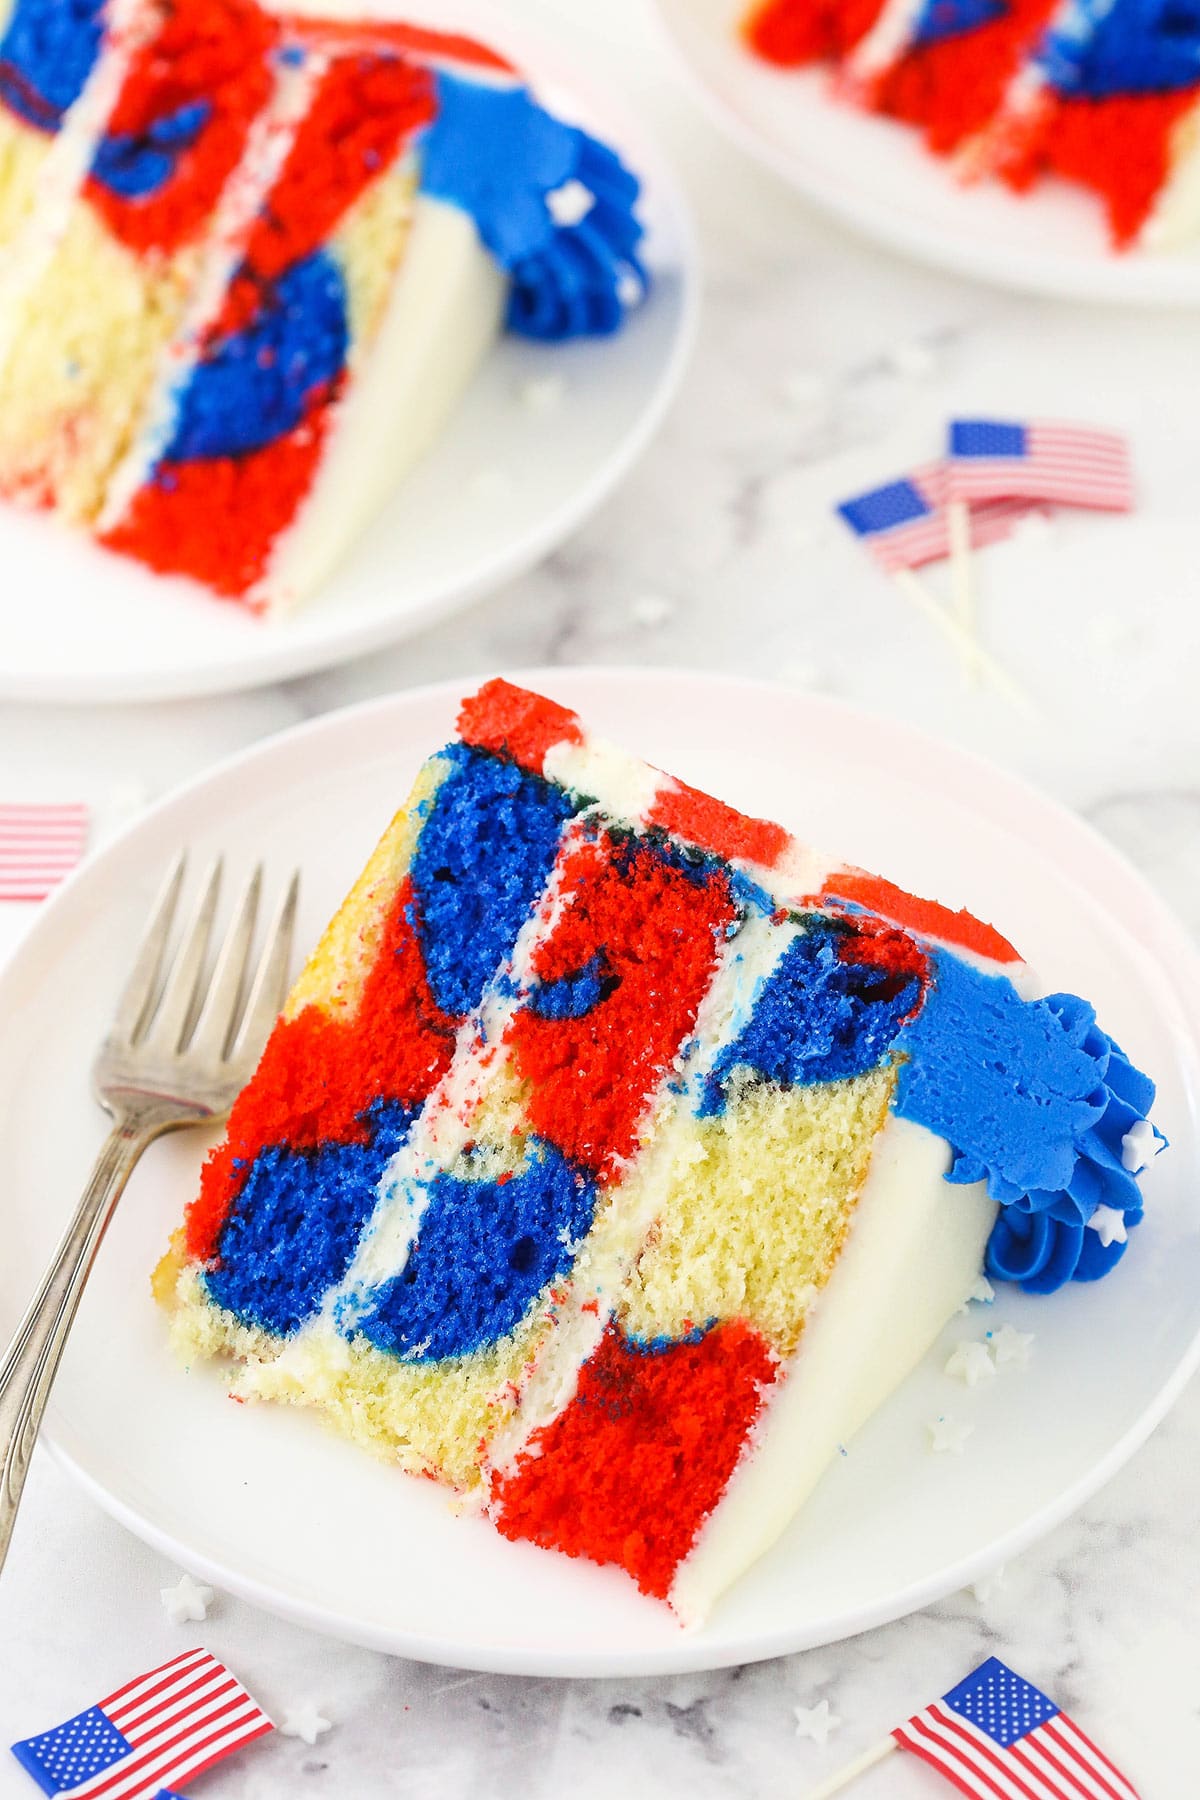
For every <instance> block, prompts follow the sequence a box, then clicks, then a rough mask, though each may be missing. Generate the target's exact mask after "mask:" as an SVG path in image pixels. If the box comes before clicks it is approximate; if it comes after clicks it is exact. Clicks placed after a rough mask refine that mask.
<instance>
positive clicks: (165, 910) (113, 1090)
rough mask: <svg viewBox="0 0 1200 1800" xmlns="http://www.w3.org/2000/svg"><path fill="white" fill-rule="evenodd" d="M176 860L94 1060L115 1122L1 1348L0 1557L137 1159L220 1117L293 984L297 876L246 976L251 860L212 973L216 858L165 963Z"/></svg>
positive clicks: (96, 1087)
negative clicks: (164, 1139)
mask: <svg viewBox="0 0 1200 1800" xmlns="http://www.w3.org/2000/svg"><path fill="white" fill-rule="evenodd" d="M184 867H185V858H184V856H183V855H180V856H179V857H177V858H176V860H175V863H174V864H173V865H172V868H171V870H170V873H169V874H168V876H167V879H166V882H165V884H164V886H163V889H162V892H161V894H160V895H159V898H158V900H157V902H156V904H155V907H154V910H153V912H152V913H151V915H150V922H149V924H148V925H147V927H146V932H145V936H144V937H143V938H142V942H141V944H140V946H139V947H138V952H137V956H136V958H135V960H134V965H133V972H132V973H131V975H130V977H129V979H128V981H127V982H126V985H125V991H124V993H123V994H122V995H121V999H120V1001H119V1003H118V1005H117V1011H116V1015H115V1017H114V1019H113V1022H112V1024H111V1026H110V1027H109V1031H108V1035H107V1036H106V1038H105V1039H104V1042H103V1043H102V1044H101V1046H100V1050H99V1053H98V1055H97V1057H96V1061H95V1063H94V1065H93V1067H92V1091H93V1093H94V1094H95V1097H96V1099H97V1100H98V1101H99V1102H100V1104H101V1106H102V1107H103V1108H104V1110H105V1111H106V1112H107V1113H108V1114H109V1115H110V1116H111V1118H112V1120H113V1128H112V1130H111V1131H110V1132H109V1134H108V1138H107V1139H106V1141H105V1143H104V1146H103V1148H102V1149H101V1151H100V1154H99V1156H98V1157H97V1158H96V1166H95V1168H94V1169H93V1170H92V1177H91V1180H90V1181H89V1182H88V1185H87V1187H86V1189H85V1190H84V1195H83V1199H82V1200H81V1201H80V1202H79V1207H78V1210H77V1212H76V1214H75V1217H74V1218H73V1219H72V1221H71V1223H70V1225H69V1226H68V1227H67V1231H66V1235H65V1236H64V1238H63V1240H62V1242H61V1243H60V1245H59V1246H58V1249H57V1250H56V1252H55V1254H54V1258H53V1260H52V1262H51V1263H50V1266H49V1268H48V1269H47V1270H46V1273H45V1275H44V1276H43V1277H42V1281H41V1285H40V1286H39V1288H38V1290H37V1293H36V1294H35V1295H34V1297H33V1300H32V1301H31V1303H30V1306H29V1310H28V1312H27V1313H26V1314H25V1317H24V1318H23V1319H22V1320H21V1323H20V1324H19V1325H18V1327H17V1330H16V1334H15V1335H14V1337H13V1340H12V1342H11V1344H10V1345H9V1347H8V1349H7V1350H6V1351H5V1353H4V1356H3V1358H2V1359H0V1569H2V1568H3V1566H4V1559H5V1556H6V1555H7V1553H8V1546H9V1542H10V1540H11V1538H12V1532H13V1525H14V1524H15V1522H16V1517H17V1507H18V1506H19V1504H20V1500H21V1490H22V1489H23V1488H24V1486H25V1477H26V1474H27V1473H28V1470H29V1464H30V1460H31V1458H32V1456H33V1446H34V1443H35V1441H36V1439H37V1434H38V1429H39V1427H40V1425H41V1422H42V1414H43V1413H44V1411H45V1409H46V1401H47V1399H48V1398H49V1394H50V1388H51V1385H52V1383H53V1381H54V1376H55V1373H56V1371H57V1369H58V1364H59V1360H60V1358H61V1356H62V1352H63V1346H64V1345H65V1343H66V1341H67V1334H68V1332H69V1331H70V1329H71V1325H72V1323H73V1321H74V1318H75V1313H76V1311H77V1309H78V1306H79V1300H80V1296H81V1295H82V1293H83V1289H84V1284H85V1282H86V1281H87V1278H88V1275H89V1274H90V1272H91V1268H92V1264H93V1262H94V1261H95V1257H96V1251H97V1249H98V1247H99V1244H100V1240H101V1238H102V1237H103V1236H104V1231H105V1228H106V1226H107V1225H108V1222H109V1220H110V1219H111V1218H112V1215H113V1212H114V1210H115V1208H116V1205H117V1202H118V1200H119V1199H120V1198H121V1195H122V1193H123V1192H124V1191H125V1184H126V1182H127V1181H128V1180H129V1177H130V1174H131V1173H132V1171H133V1167H134V1165H135V1163H136V1162H137V1160H138V1158H139V1157H140V1156H141V1154H142V1151H143V1150H144V1149H145V1148H146V1146H147V1144H150V1143H152V1142H153V1141H154V1139H155V1138H156V1137H161V1136H162V1134H163V1133H164V1132H166V1131H176V1130H178V1129H179V1128H180V1127H181V1126H184V1125H200V1124H207V1123H213V1122H214V1121H218V1120H220V1119H223V1118H224V1117H225V1115H226V1114H227V1113H228V1111H229V1109H230V1107H231V1106H232V1105H233V1102H234V1098H235V1097H236V1095H237V1094H238V1092H239V1090H240V1089H241V1088H242V1087H244V1085H245V1083H246V1081H247V1079H248V1077H249V1076H250V1074H251V1072H252V1071H253V1069H254V1066H255V1064H256V1063H257V1061H258V1058H259V1055H260V1053H261V1051H262V1047H263V1045H264V1043H265V1042H266V1039H267V1034H268V1032H269V1031H270V1029H271V1026H272V1025H273V1023H274V1021H275V1018H276V1015H277V1014H278V1012H279V1009H280V1007H281V1006H282V1005H283V1001H284V998H285V997H286V994H287V984H288V969H289V965H290V962H291V950H292V930H293V926H294V923H295V917H296V900H297V895H298V893H299V886H300V878H299V875H298V874H294V875H293V876H292V878H291V881H290V882H289V884H288V887H287V890H286V892H285V893H284V895H283V897H282V899H281V901H280V903H279V906H278V909H277V911H276V913H275V916H274V919H273V920H272V923H271V926H270V929H269V930H268V933H267V938H266V943H265V944H264V946H263V950H262V953H261V955H260V956H259V960H258V966H257V968H256V969H255V971H254V972H253V976H252V977H251V974H250V945H251V941H252V939H253V937H254V924H255V919H256V917H257V913H258V905H259V897H260V894H261V891H262V869H261V867H260V868H257V869H256V870H255V871H254V874H253V875H252V877H251V878H250V881H249V882H248V884H247V886H246V888H245V890H244V891H243V893H242V896H241V898H240V900H239V902H238V905H237V908H236V910H235V913H234V917H233V923H232V924H231V925H230V927H229V930H228V931H227V932H226V934H225V937H224V940H223V941H222V943H221V947H220V949H219V951H218V953H217V957H216V961H215V963H214V965H213V969H212V974H211V976H209V977H208V978H207V979H206V968H207V962H208V945H209V938H210V936H211V933H212V926H213V919H214V917H215V915H216V910H217V897H218V894H219V891H220V883H221V863H220V860H219V859H218V861H217V862H215V863H214V864H213V865H212V867H211V868H210V870H209V872H208V875H207V877H206V879H205V883H204V888H203V891H202V893H201V895H200V899H199V901H198V902H197V904H196V908H195V911H194V912H193V914H192V917H191V919H190V921H189V923H188V926H187V929H186V931H185V932H184V934H183V938H182V940H181V942H180V945H179V948H178V950H177V951H176V953H175V956H174V957H173V958H172V959H171V960H170V962H169V966H167V965H168V959H167V954H166V951H167V940H168V938H169V937H170V933H171V925H172V922H173V920H174V917H175V913H176V909H177V907H178V904H179V896H180V891H181V889H182V887H183V876H184ZM164 968H165V969H166V973H165V974H164ZM247 989H248V990H249V991H248V993H247ZM243 1000H244V1004H243Z"/></svg>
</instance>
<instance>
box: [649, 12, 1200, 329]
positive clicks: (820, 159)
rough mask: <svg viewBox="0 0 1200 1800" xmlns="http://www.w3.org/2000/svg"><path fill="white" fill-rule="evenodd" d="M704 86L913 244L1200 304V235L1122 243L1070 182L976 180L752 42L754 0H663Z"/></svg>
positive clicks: (751, 136)
mask: <svg viewBox="0 0 1200 1800" xmlns="http://www.w3.org/2000/svg"><path fill="white" fill-rule="evenodd" d="M657 5H658V10H659V14H660V16H661V18H662V21H663V24H664V25H665V27H666V30H667V33H668V35H669V37H670V39H671V41H672V43H673V44H674V47H675V49H676V51H677V52H678V55H679V58H680V59H681V61H682V64H683V67H684V69H685V70H686V72H687V74H688V75H689V77H690V79H691V81H692V84H693V86H694V87H695V89H696V91H697V93H698V95H699V98H700V99H701V101H702V103H703V104H704V105H705V107H706V108H707V110H708V111H709V112H710V113H711V114H712V116H713V117H714V118H715V119H716V121H717V122H718V124H720V125H721V126H722V127H723V129H724V130H726V131H727V132H728V133H730V135H731V136H733V137H734V138H735V139H736V140H737V141H738V142H739V143H740V144H741V145H742V147H743V148H744V149H746V150H748V151H749V152H750V153H751V155H753V156H756V157H757V158H758V159H759V161H760V162H765V163H766V164H768V165H769V166H770V167H771V168H773V169H774V170H775V171H776V172H777V173H778V174H780V175H782V176H783V177H784V179H785V180H786V181H789V182H790V183H791V184H792V186H793V187H796V188H798V189H799V190H800V191H801V193H803V194H805V195H806V196H807V197H808V198H809V199H810V200H814V201H816V202H817V203H818V204H819V205H821V206H823V207H825V208H826V210H827V211H829V212H832V213H834V214H836V215H837V216H838V217H840V218H842V219H845V220H846V221H847V222H848V223H849V224H851V225H853V226H855V227H856V228H857V229H858V230H860V231H863V232H865V233H866V234H867V235H868V236H870V237H873V238H876V239H878V240H879V242H880V243H883V244H887V245H889V246H890V247H891V248H892V249H894V250H900V251H902V252H903V253H904V254H905V255H907V256H915V257H919V258H921V259H922V260H923V261H925V262H931V263H936V264H938V265H940V266H941V267H942V268H946V269H952V270H954V271H955V272H956V273H957V274H961V275H972V276H975V277H977V278H979V279H981V280H984V281H991V282H995V283H996V284H997V285H998V286H1001V287H1009V288H1017V289H1021V290H1024V291H1027V292H1031V293H1040V294H1053V295H1056V296H1059V297H1062V298H1065V299H1071V300H1088V301H1095V300H1106V301H1112V302H1116V303H1125V304H1129V303H1130V302H1138V303H1142V304H1149V305H1158V306H1197V305H1200V246H1197V247H1196V248H1194V249H1192V250H1189V251H1185V252H1182V253H1178V252H1176V253H1171V254H1169V255H1167V254H1163V255H1152V254H1149V253H1143V252H1137V251H1130V252H1127V253H1125V254H1121V255H1118V254H1116V253H1115V252H1114V251H1113V250H1112V249H1111V247H1110V245H1109V240H1108V233H1107V229H1106V226H1105V221H1104V212H1103V208H1102V206H1101V205H1100V203H1099V201H1098V200H1096V198H1095V197H1094V196H1092V195H1088V194H1085V193H1084V192H1082V190H1077V189H1074V188H1070V187H1068V186H1067V185H1066V184H1065V183H1045V184H1043V185H1041V186H1039V187H1038V188H1037V190H1036V191H1035V192H1034V193H1033V194H1030V195H1028V196H1024V197H1019V196H1017V195H1014V194H1011V193H1009V192H1008V190H1007V189H1006V188H1004V187H1002V186H1001V185H1000V184H999V183H990V184H978V185H975V186H971V187H964V186H962V185H961V184H960V183H959V182H957V181H956V180H955V178H954V174H953V172H952V170H951V168H950V167H949V165H948V164H947V163H946V162H945V161H944V160H943V159H942V158H939V157H936V156H932V155H931V154H930V153H929V152H928V151H927V150H926V149H925V148H924V146H923V145H922V142H921V137H920V133H919V132H917V131H915V130H913V129H911V128H910V127H908V126H905V125H901V124H898V123H897V122H896V121H894V120H891V119H882V118H875V117H873V116H871V115H870V114H868V113H864V112H861V111H859V110H857V109H856V108H854V107H852V106H847V105H843V104H841V103H839V102H837V101H836V100H834V99H833V98H832V96H831V94H830V87H829V78H828V74H827V72H826V71H825V70H823V69H798V70H792V69H779V68H775V67H773V66H771V65H770V64H768V63H765V62H763V61H761V60H760V59H759V58H757V57H755V56H753V55H751V53H750V52H749V51H748V50H747V49H746V48H745V47H744V46H743V44H742V43H741V41H740V39H739V36H738V24H739V21H740V20H741V18H742V17H743V16H744V15H745V13H746V12H748V11H749V0H657Z"/></svg>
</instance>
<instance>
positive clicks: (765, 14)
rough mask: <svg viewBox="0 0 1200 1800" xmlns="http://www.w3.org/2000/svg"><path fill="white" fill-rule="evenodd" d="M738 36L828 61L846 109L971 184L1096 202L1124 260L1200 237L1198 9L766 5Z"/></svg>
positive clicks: (767, 53) (928, 0)
mask: <svg viewBox="0 0 1200 1800" xmlns="http://www.w3.org/2000/svg"><path fill="white" fill-rule="evenodd" d="M742 35H743V37H744V38H745V40H746V42H747V43H748V45H749V47H750V48H751V49H752V50H753V51H754V52H755V53H756V54H757V55H759V56H761V57H763V58H764V59H765V60H767V61H770V62H775V63H781V64H784V65H795V64H800V63H807V62H814V61H832V62H833V63H834V64H835V65H836V66H835V73H834V78H833V79H834V88H835V91H836V92H837V93H839V94H840V95H842V96H843V97H846V98H849V99H851V100H853V101H854V102H856V103H857V104H859V105H861V106H865V107H869V108H871V109H873V110H874V111H877V112H882V113H887V114H890V115H891V116H893V117H895V118H897V119H902V120H905V121H906V122H907V123H909V124H912V125H916V126H918V127H920V128H921V129H922V131H923V133H924V135H925V139H926V142H927V143H928V145H929V147H930V148H931V149H932V150H934V151H936V152H938V153H939V154H941V155H946V156H956V157H957V158H958V172H959V173H960V174H965V175H967V176H977V175H980V174H992V175H999V176H1000V177H1002V178H1003V179H1004V180H1006V181H1007V182H1008V183H1009V185H1010V186H1012V187H1014V188H1015V189H1017V190H1019V191H1023V190H1025V189H1027V188H1029V187H1031V186H1032V185H1033V184H1034V183H1035V182H1036V181H1037V180H1038V179H1039V178H1040V177H1041V176H1044V175H1055V176H1058V177H1060V178H1062V179H1065V180H1067V181H1071V182H1074V183H1076V184H1078V185H1080V186H1082V187H1086V188H1089V189H1091V190H1092V191H1093V192H1094V193H1095V194H1096V195H1098V196H1099V198H1100V199H1101V200H1102V201H1103V203H1104V206H1105V210H1106V213H1107V216H1108V223H1109V228H1110V231H1111V235H1112V239H1113V242H1114V244H1115V245H1116V246H1117V247H1118V248H1128V247H1129V246H1130V245H1132V244H1135V243H1136V244H1144V245H1146V246H1149V247H1159V248H1177V247H1179V246H1180V245H1183V244H1187V243H1191V242H1194V241H1195V238H1196V235H1197V233H1198V232H1200V11H1198V10H1197V8H1196V6H1195V4H1194V0H1185V3H1184V4H1182V5H1178V4H1175V0H882V3H881V0H823V3H822V4H819V5H817V4H813V0H765V4H763V5H761V6H758V7H756V8H755V9H753V10H752V11H751V12H750V13H748V14H747V16H746V19H745V21H744V23H743V28H742Z"/></svg>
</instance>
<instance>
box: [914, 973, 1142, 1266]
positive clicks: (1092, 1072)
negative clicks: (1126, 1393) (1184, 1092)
mask: <svg viewBox="0 0 1200 1800" xmlns="http://www.w3.org/2000/svg"><path fill="white" fill-rule="evenodd" d="M932 974H933V978H932V981H931V984H930V987H929V990H928V992H927V995H926V1000H925V1005H924V1007H923V1008H922V1010H921V1012H920V1013H919V1014H918V1015H917V1017H916V1018H915V1019H914V1020H912V1022H911V1023H910V1024H909V1025H908V1026H907V1027H906V1028H905V1030H904V1031H903V1032H902V1034H901V1036H900V1038H899V1040H898V1044H897V1048H898V1050H900V1051H901V1052H902V1053H903V1054H904V1057H905V1060H904V1061H903V1062H902V1064H901V1066H900V1070H899V1074H898V1078H897V1085H896V1099H895V1103H894V1109H895V1111H896V1112H897V1113H898V1114H899V1115H900V1116H901V1117H903V1118H909V1119H913V1120H914V1121H915V1122H916V1123H918V1124H920V1125H924V1126H926V1127H927V1128H928V1129H929V1130H931V1131H935V1132H937V1134H938V1135H939V1136H940V1137H944V1138H945V1139H946V1140H947V1142H948V1143H949V1144H950V1145H951V1147H952V1149H953V1153H954V1154H953V1162H952V1164H951V1167H950V1170H949V1173H948V1174H947V1177H946V1179H947V1180H948V1181H952V1182H961V1183H967V1182H975V1181H983V1182H986V1184H987V1191H988V1193H989V1195H990V1196H991V1198H992V1199H993V1200H996V1201H998V1202H999V1204H1000V1209H1001V1210H1000V1214H999V1217H998V1218H997V1221H996V1224H995V1227H994V1229H993V1231H992V1236H991V1239H990V1241H989V1244H988V1252H987V1269H988V1273H989V1275H992V1276H995V1277H998V1278H1000V1279H1002V1280H1006V1281H1018V1282H1020V1284H1021V1286H1022V1287H1023V1288H1025V1289H1026V1290H1027V1291H1028V1292H1030V1293H1036V1294H1048V1293H1052V1292H1053V1291H1054V1290H1055V1289H1056V1288H1059V1287H1061V1286H1062V1285H1063V1284H1064V1282H1067V1281H1072V1280H1074V1281H1096V1280H1098V1279H1099V1278H1100V1277H1101V1276H1102V1275H1106V1274H1108V1272H1109V1270H1110V1269H1112V1268H1113V1267H1115V1265H1116V1263H1117V1262H1118V1261H1119V1260H1120V1258H1121V1256H1122V1254H1123V1252H1124V1249H1125V1245H1124V1243H1121V1242H1117V1241H1113V1242H1111V1243H1109V1244H1107V1245H1106V1244H1105V1243H1104V1241H1103V1238H1102V1237H1101V1235H1100V1233H1099V1232H1098V1231H1095V1230H1088V1229H1087V1227H1088V1222H1089V1220H1091V1219H1092V1218H1093V1216H1094V1215H1095V1213H1096V1209H1097V1208H1098V1207H1101V1206H1103V1207H1107V1208H1110V1209H1112V1210H1113V1211H1115V1212H1119V1213H1121V1214H1122V1216H1123V1219H1124V1224H1125V1226H1126V1228H1129V1227H1131V1226H1134V1225H1136V1224H1138V1222H1139V1221H1140V1219H1141V1217H1142V1199H1141V1192H1140V1189H1139V1187H1138V1183H1137V1179H1136V1177H1135V1175H1134V1174H1133V1173H1132V1172H1131V1171H1130V1170H1128V1169H1127V1168H1126V1167H1125V1165H1124V1162H1123V1160H1122V1141H1123V1139H1124V1137H1125V1135H1126V1133H1127V1132H1128V1131H1129V1130H1130V1129H1131V1128H1132V1127H1133V1126H1134V1125H1135V1124H1137V1123H1138V1122H1139V1121H1144V1120H1145V1118H1146V1115H1147V1113H1148V1112H1149V1109H1150V1106H1151V1105H1152V1103H1153V1100H1154V1083H1153V1082H1152V1081H1151V1080H1150V1079H1149V1077H1148V1076H1146V1075H1143V1074H1142V1073H1141V1071H1140V1070H1138V1069H1136V1068H1134V1066H1133V1064H1132V1063H1131V1062H1130V1061H1129V1059H1128V1057H1127V1056H1126V1055H1125V1054H1124V1052H1123V1051H1122V1050H1121V1048H1120V1046H1119V1045H1118V1044H1116V1043H1115V1042H1114V1041H1113V1039H1112V1038H1111V1037H1109V1036H1108V1034H1107V1032H1105V1031H1102V1030H1101V1028H1100V1026H1099V1025H1098V1024H1097V1023H1096V1015H1095V1012H1094V1010H1093V1008H1092V1007H1091V1006H1089V1005H1088V1003H1087V1001H1086V1000H1081V999H1079V998H1078V997H1077V996H1076V995H1074V994H1051V995H1050V996H1049V997H1048V998H1047V999H1045V1000H1023V999H1022V998H1021V997H1020V995H1019V994H1018V993H1017V991H1016V989H1015V988H1014V987H1013V985H1012V983H1011V982H1010V981H1009V980H1008V979H1007V978H1006V977H1005V976H1003V975H988V974H984V973H983V972H982V971H980V970H978V969H976V968H974V967H973V966H972V965H970V964H968V963H966V962H964V961H963V960H962V959H961V958H959V957H957V956H953V955H951V954H949V953H948V952H946V951H938V952H935V953H934V955H933V970H932ZM1156 1135H1157V1134H1156ZM1160 1141H1161V1142H1164V1143H1165V1141H1166V1140H1165V1139H1161V1140H1160Z"/></svg>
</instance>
